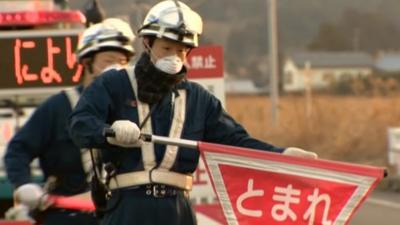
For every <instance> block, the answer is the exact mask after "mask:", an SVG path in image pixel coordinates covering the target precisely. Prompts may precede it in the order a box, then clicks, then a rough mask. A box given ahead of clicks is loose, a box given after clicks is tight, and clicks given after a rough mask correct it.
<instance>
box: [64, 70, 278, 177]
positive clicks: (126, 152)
mask: <svg viewBox="0 0 400 225" xmlns="http://www.w3.org/2000/svg"><path fill="white" fill-rule="evenodd" d="M178 89H186V92H187V100H186V120H185V124H184V128H183V132H182V136H181V138H183V139H189V140H199V141H200V140H201V141H205V142H212V143H219V144H226V145H234V146H242V147H249V148H255V149H263V150H268V151H274V152H282V151H283V149H282V148H278V147H275V146H272V145H270V144H268V143H264V142H261V141H258V140H256V139H254V138H252V137H250V136H249V135H248V133H247V132H246V131H245V130H244V129H243V127H242V126H240V125H239V124H238V123H236V122H235V121H234V120H233V119H232V118H231V117H230V116H229V115H228V114H227V113H226V112H225V111H224V109H223V108H222V106H221V103H220V101H219V100H218V99H217V98H216V97H214V96H213V95H212V94H210V93H209V92H208V91H207V90H205V89H204V88H203V87H201V86H200V85H199V84H196V83H194V82H190V81H186V80H185V81H183V82H181V83H180V84H179V85H178ZM171 109H172V104H171V96H166V97H165V98H164V99H163V100H162V101H161V103H160V105H159V107H157V108H156V109H155V111H154V112H153V113H152V115H151V119H152V121H151V122H152V126H153V127H152V129H153V134H155V135H160V136H168V133H169V129H170V125H171V120H172V115H173V112H172V110H171ZM116 120H131V121H133V122H135V123H136V124H138V111H137V104H136V98H135V95H134V92H133V90H132V87H131V84H130V80H129V77H128V74H127V73H126V71H125V70H120V71H117V70H110V71H107V72H106V73H104V74H103V75H102V76H101V77H99V78H98V79H96V80H95V81H94V82H93V83H92V84H91V85H90V86H89V87H87V88H86V89H85V91H84V93H83V94H82V96H81V98H80V100H79V102H78V105H77V106H76V108H75V109H74V111H73V113H72V114H71V117H70V132H71V137H72V139H73V140H74V141H75V143H76V144H77V145H78V146H80V147H85V148H86V147H87V148H91V147H95V148H100V149H104V150H105V151H103V154H104V155H103V157H104V158H105V161H106V162H107V161H111V162H113V163H114V164H116V165H118V173H123V172H129V171H136V170H143V165H142V157H141V151H138V150H135V149H126V148H122V147H118V146H112V145H110V144H108V143H107V142H106V138H105V137H104V135H103V130H104V128H105V127H109V126H110V124H112V123H113V122H114V121H116ZM107 150H109V151H107ZM155 152H156V160H157V162H158V163H160V162H161V160H162V157H163V154H164V152H165V146H163V145H155ZM198 159H199V153H198V151H196V150H193V149H182V148H180V151H179V152H178V156H177V160H176V163H175V165H174V166H173V168H172V170H173V171H177V172H181V173H191V172H193V171H194V170H195V169H196V167H197V164H198Z"/></svg>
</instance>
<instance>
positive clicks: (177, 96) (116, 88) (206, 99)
mask: <svg viewBox="0 0 400 225" xmlns="http://www.w3.org/2000/svg"><path fill="white" fill-rule="evenodd" d="M201 32H202V20H201V17H200V16H199V15H198V14H197V13H196V12H194V11H193V10H191V9H190V8H189V7H188V6H187V5H185V4H184V3H182V2H179V1H176V0H168V1H162V2H160V3H158V4H156V5H155V6H153V7H152V8H151V9H150V11H149V12H148V14H147V16H146V18H145V20H144V23H143V26H142V27H141V28H140V29H139V32H138V34H139V36H140V37H142V41H143V42H142V43H143V46H144V48H145V51H144V52H143V53H142V55H141V56H140V58H139V59H138V61H137V62H136V64H135V66H134V67H131V68H126V69H122V70H109V71H107V72H106V73H104V74H103V75H102V76H101V77H100V78H99V79H97V80H96V81H94V82H93V83H92V84H91V85H90V86H89V87H88V88H87V89H86V91H85V93H84V94H83V95H82V97H81V98H80V100H79V102H78V105H77V107H76V108H75V110H74V111H73V113H72V114H71V117H70V132H71V137H72V139H73V140H74V141H75V142H76V143H77V144H78V145H79V146H80V147H82V148H98V149H102V153H103V157H104V160H105V162H106V163H107V164H109V165H110V164H111V165H112V166H113V168H114V170H113V171H112V173H113V174H115V175H114V176H111V179H110V180H109V181H108V182H107V183H108V187H109V189H110V190H111V197H109V198H108V201H107V204H108V210H106V214H105V217H104V219H103V221H102V223H103V224H104V225H105V224H107V225H116V224H118V225H165V224H168V225H194V224H197V223H196V218H195V216H194V213H193V211H192V208H191V206H190V203H189V200H188V192H189V191H190V189H191V187H192V173H193V172H194V171H195V169H196V167H197V164H198V160H199V152H198V151H196V150H193V149H186V148H184V147H177V146H170V145H167V146H165V145H159V144H153V143H147V142H142V141H141V139H140V138H139V137H140V134H141V133H146V134H155V135H160V136H168V137H171V138H183V139H190V140H201V141H207V142H213V143H220V144H227V145H235V146H243V147H249V148H255V149H263V150H266V151H273V152H284V153H285V154H292V155H300V156H303V157H312V158H315V157H316V155H315V153H312V152H307V151H305V150H302V149H298V148H288V149H284V148H279V147H275V146H273V145H270V144H268V143H265V142H261V141H259V140H256V139H254V138H252V137H250V136H249V135H248V133H247V132H246V131H245V130H244V129H243V127H242V126H240V125H239V124H238V123H236V122H235V121H234V120H233V119H232V118H231V117H230V116H229V115H228V114H227V113H226V112H225V111H224V109H223V108H222V106H221V103H220V101H219V100H218V99H217V98H215V97H214V96H213V95H212V94H210V93H209V92H208V91H206V90H205V89H204V88H202V87H201V86H200V85H198V84H196V83H193V82H190V81H188V80H186V79H185V75H186V72H187V71H186V67H185V66H184V62H185V60H186V57H187V54H188V53H189V51H190V50H191V49H192V48H194V47H197V46H198V37H199V35H200V34H201ZM106 128H111V129H112V130H113V131H114V132H115V136H114V137H105V135H104V133H103V131H104V130H105V129H106Z"/></svg>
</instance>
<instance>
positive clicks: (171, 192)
mask: <svg viewBox="0 0 400 225" xmlns="http://www.w3.org/2000/svg"><path fill="white" fill-rule="evenodd" d="M129 192H131V193H134V194H138V195H140V196H149V197H154V198H167V197H175V196H177V195H178V194H179V193H182V194H183V196H185V197H188V196H189V195H188V191H185V190H183V189H180V188H176V187H172V186H168V185H165V184H146V185H139V186H134V187H132V188H130V189H129Z"/></svg>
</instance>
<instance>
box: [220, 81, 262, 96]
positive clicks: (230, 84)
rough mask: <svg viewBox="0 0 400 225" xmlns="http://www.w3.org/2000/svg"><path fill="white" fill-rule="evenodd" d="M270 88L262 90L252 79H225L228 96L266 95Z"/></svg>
mask: <svg viewBox="0 0 400 225" xmlns="http://www.w3.org/2000/svg"><path fill="white" fill-rule="evenodd" d="M267 92H268V88H260V87H257V86H256V85H255V84H254V81H252V80H251V79H232V78H226V79H225V93H227V94H246V95H247V94H265V93H267Z"/></svg>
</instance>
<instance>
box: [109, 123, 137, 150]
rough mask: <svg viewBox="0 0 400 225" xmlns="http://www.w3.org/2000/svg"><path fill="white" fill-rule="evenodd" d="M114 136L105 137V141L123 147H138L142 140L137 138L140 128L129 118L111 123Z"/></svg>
mask: <svg viewBox="0 0 400 225" xmlns="http://www.w3.org/2000/svg"><path fill="white" fill-rule="evenodd" d="M111 129H113V130H114V132H115V137H107V142H108V143H110V144H113V145H118V146H121V147H124V148H129V147H140V146H141V145H142V140H139V136H140V130H139V127H138V126H137V125H136V123H133V122H131V121H129V120H117V121H115V122H114V123H113V124H112V125H111Z"/></svg>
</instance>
